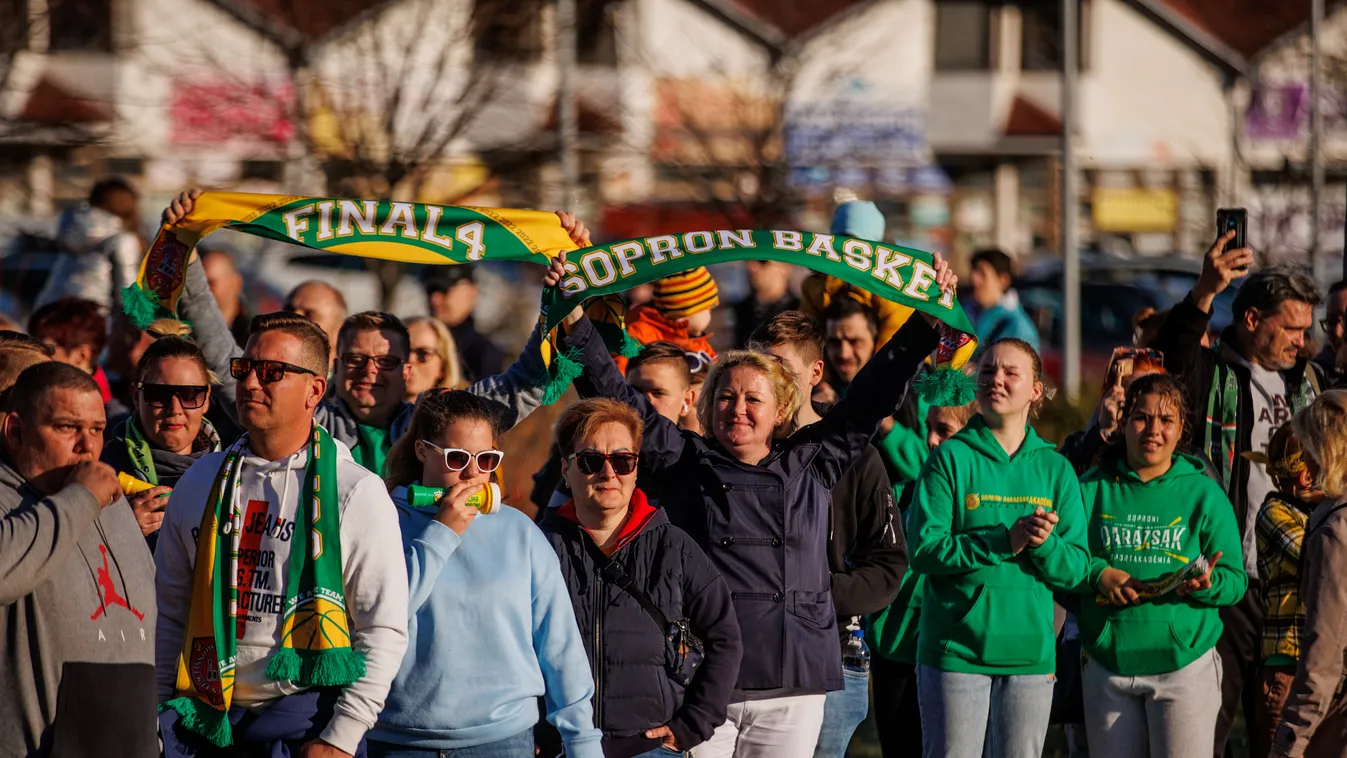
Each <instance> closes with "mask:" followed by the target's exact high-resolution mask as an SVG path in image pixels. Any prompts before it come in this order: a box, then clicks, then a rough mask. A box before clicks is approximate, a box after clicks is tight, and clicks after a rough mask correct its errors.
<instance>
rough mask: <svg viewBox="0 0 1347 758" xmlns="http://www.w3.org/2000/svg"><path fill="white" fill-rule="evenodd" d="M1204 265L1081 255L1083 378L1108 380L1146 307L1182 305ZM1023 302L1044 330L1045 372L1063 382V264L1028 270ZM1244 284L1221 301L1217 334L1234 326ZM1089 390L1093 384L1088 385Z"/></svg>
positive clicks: (1019, 284) (1020, 282)
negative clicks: (1112, 361) (1118, 352)
mask: <svg viewBox="0 0 1347 758" xmlns="http://www.w3.org/2000/svg"><path fill="white" fill-rule="evenodd" d="M1201 272H1202V262H1201V260H1197V259H1191V258H1182V257H1179V256H1178V255H1171V256H1164V257H1159V258H1125V257H1118V256H1112V255H1105V254H1101V253H1096V252H1083V253H1081V256H1080V290H1081V292H1080V304H1081V322H1080V338H1081V339H1080V341H1081V375H1082V377H1085V378H1086V380H1087V381H1089V380H1092V379H1094V378H1097V377H1102V376H1103V374H1104V372H1105V370H1106V369H1107V368H1108V362H1109V359H1110V358H1111V356H1112V353H1113V348H1115V347H1119V346H1122V345H1131V344H1132V338H1133V332H1132V319H1133V318H1134V317H1135V316H1136V314H1137V313H1139V312H1140V311H1141V310H1142V309H1144V308H1154V309H1156V310H1163V309H1165V308H1169V307H1171V306H1173V305H1174V304H1175V303H1177V302H1178V301H1180V300H1182V299H1183V298H1184V296H1185V295H1187V294H1188V291H1189V290H1191V289H1192V288H1193V285H1194V284H1195V283H1197V277H1198V274H1200V273H1201ZM1015 289H1016V290H1017V291H1018V292H1019V295H1020V302H1021V304H1022V305H1023V306H1024V309H1025V311H1026V312H1027V313H1028V314H1029V317H1030V318H1031V319H1033V321H1034V323H1035V324H1036V325H1037V326H1038V331H1039V335H1040V337H1041V340H1042V346H1043V350H1042V353H1043V368H1044V371H1045V372H1046V373H1047V374H1048V376H1050V377H1052V378H1053V379H1054V380H1058V381H1060V380H1061V377H1062V343H1063V335H1064V330H1065V322H1064V320H1063V318H1062V262H1061V261H1060V260H1044V261H1039V262H1036V263H1032V264H1030V265H1028V266H1026V267H1025V269H1024V271H1022V272H1021V274H1020V276H1019V277H1018V278H1017V279H1016V281H1015ZM1237 290H1238V283H1236V286H1232V287H1230V288H1229V289H1227V290H1226V291H1225V292H1222V293H1221V294H1220V295H1219V296H1218V297H1217V298H1216V303H1215V305H1214V307H1213V313H1212V319H1211V329H1212V330H1213V331H1216V332H1219V331H1220V330H1222V329H1224V328H1225V327H1226V326H1227V325H1229V323H1230V318H1231V316H1230V305H1231V303H1232V302H1233V301H1234V298H1235V292H1236V291H1237ZM1087 386H1088V385H1087Z"/></svg>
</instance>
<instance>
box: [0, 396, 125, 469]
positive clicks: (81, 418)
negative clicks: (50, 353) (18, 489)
mask: <svg viewBox="0 0 1347 758" xmlns="http://www.w3.org/2000/svg"><path fill="white" fill-rule="evenodd" d="M106 426H107V416H106V415H105V413H104V411H103V398H102V396H100V395H99V394H98V393H97V392H93V391H90V390H78V389H54V390H51V391H49V392H48V393H47V395H46V402H45V403H43V404H42V406H41V407H38V408H34V409H31V410H29V411H28V412H26V413H23V414H21V413H19V412H17V411H13V412H11V413H9V414H8V415H7V416H5V417H4V442H5V450H6V452H7V453H8V454H9V457H10V460H12V461H13V462H14V467H15V469H16V470H17V471H18V472H19V473H20V474H22V475H23V477H24V478H25V479H27V480H28V482H29V484H31V485H33V486H34V487H35V488H37V489H38V490H39V491H41V492H44V493H53V492H57V491H59V490H60V489H61V488H62V487H63V486H65V481H66V478H67V477H69V475H70V469H71V468H73V467H74V466H75V464H77V463H80V462H81V461H93V460H98V456H99V454H100V453H102V451H103V431H104V428H105V427H106Z"/></svg>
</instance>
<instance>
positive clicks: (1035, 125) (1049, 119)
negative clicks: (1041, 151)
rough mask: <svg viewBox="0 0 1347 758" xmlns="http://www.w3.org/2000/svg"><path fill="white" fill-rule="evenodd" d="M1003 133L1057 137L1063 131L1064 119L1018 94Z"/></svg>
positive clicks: (1008, 135)
mask: <svg viewBox="0 0 1347 758" xmlns="http://www.w3.org/2000/svg"><path fill="white" fill-rule="evenodd" d="M1001 133H1002V134H1004V135H1005V136H1007V137H1056V136H1057V135H1059V134H1061V133H1062V120H1061V119H1060V118H1058V117H1057V116H1055V115H1053V114H1051V113H1049V112H1048V111H1046V110H1044V109H1043V108H1042V107H1040V106H1038V105H1035V104H1034V103H1032V102H1030V101H1029V100H1027V99H1025V97H1024V96H1023V95H1016V96H1015V101H1014V102H1013V103H1011V105H1010V112H1009V114H1007V115H1006V125H1005V128H1003V129H1002V130H1001Z"/></svg>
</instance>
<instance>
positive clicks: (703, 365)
mask: <svg viewBox="0 0 1347 758" xmlns="http://www.w3.org/2000/svg"><path fill="white" fill-rule="evenodd" d="M683 357H684V358H685V359H687V362H688V371H691V372H692V373H694V374H699V373H701V372H702V371H705V370H706V369H708V368H710V367H711V363H712V359H711V355H710V354H709V353H707V352H706V351H705V350H698V351H697V352H695V353H692V352H687V353H683Z"/></svg>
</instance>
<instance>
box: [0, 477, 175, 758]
mask: <svg viewBox="0 0 1347 758" xmlns="http://www.w3.org/2000/svg"><path fill="white" fill-rule="evenodd" d="M101 505H102V504H101V503H99V502H98V500H97V498H96V497H95V496H94V494H93V493H92V492H90V491H89V490H88V489H86V488H85V487H83V486H82V485H78V484H73V485H70V486H67V487H65V488H64V489H62V490H61V491H60V492H57V493H56V494H54V495H48V496H44V495H42V494H41V493H39V492H37V491H36V490H34V489H33V488H32V487H30V486H28V484H27V483H26V482H25V480H24V478H23V477H22V476H20V475H19V473H18V472H17V471H15V470H14V469H13V468H12V467H11V466H10V464H9V462H8V461H6V460H5V459H4V458H3V456H0V629H3V630H4V635H5V637H4V643H3V644H0V693H4V694H3V695H0V755H5V756H14V755H17V756H43V755H48V754H51V753H52V751H53V750H54V749H55V750H59V751H60V753H61V754H65V755H98V754H100V753H101V754H107V753H102V751H101V747H102V746H103V745H118V746H120V747H121V748H123V749H125V750H127V751H129V752H126V753H118V754H119V755H153V754H155V752H156V751H157V743H156V740H155V730H156V721H155V709H154V706H155V699H154V641H155V640H154V633H155V616H156V611H155V599H154V562H153V559H152V558H151V557H150V553H149V551H148V550H147V549H146V548H145V540H144V538H143V537H141V536H140V527H138V526H137V525H136V519H135V517H134V516H133V515H132V514H131V509H130V507H129V506H127V504H126V501H125V500H122V499H118V501H117V502H115V503H113V504H112V505H110V506H108V507H106V508H103V507H101Z"/></svg>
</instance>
